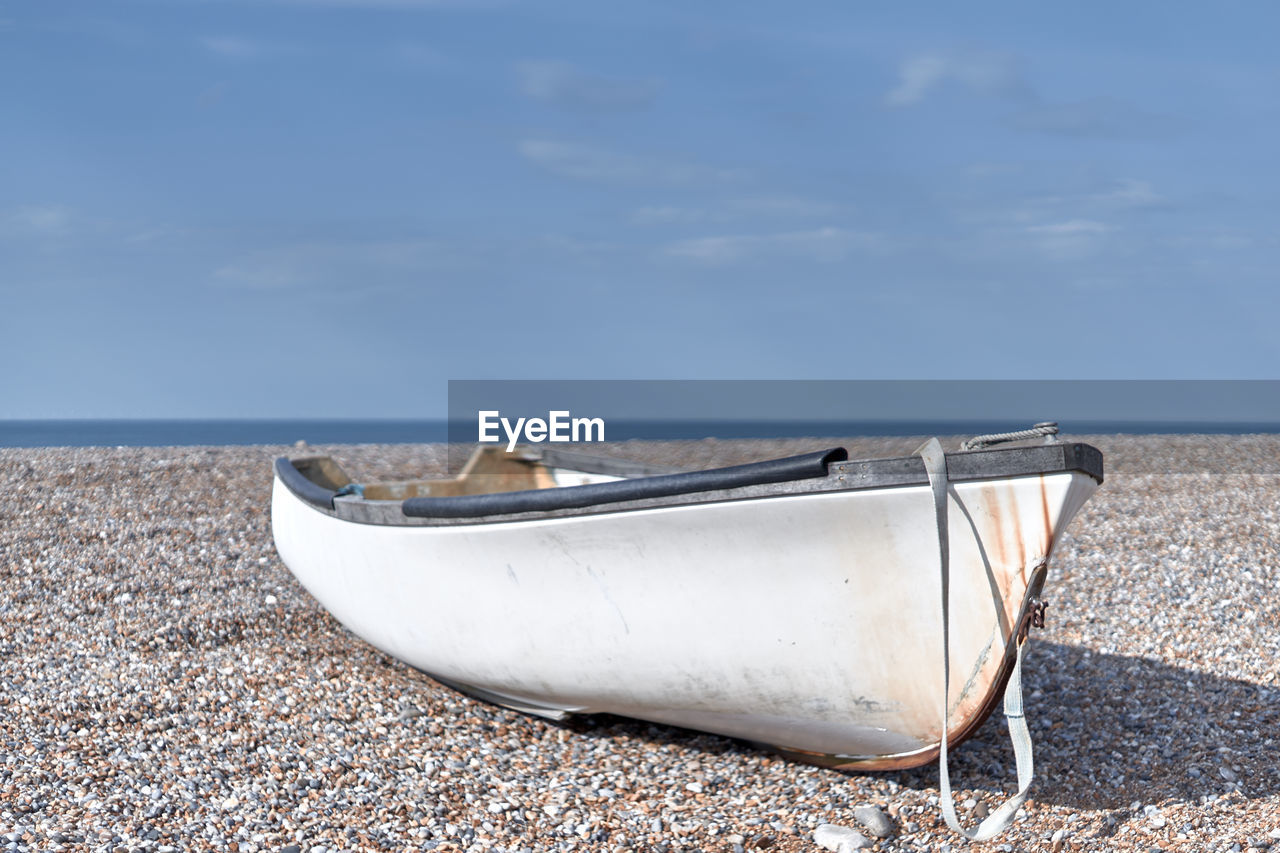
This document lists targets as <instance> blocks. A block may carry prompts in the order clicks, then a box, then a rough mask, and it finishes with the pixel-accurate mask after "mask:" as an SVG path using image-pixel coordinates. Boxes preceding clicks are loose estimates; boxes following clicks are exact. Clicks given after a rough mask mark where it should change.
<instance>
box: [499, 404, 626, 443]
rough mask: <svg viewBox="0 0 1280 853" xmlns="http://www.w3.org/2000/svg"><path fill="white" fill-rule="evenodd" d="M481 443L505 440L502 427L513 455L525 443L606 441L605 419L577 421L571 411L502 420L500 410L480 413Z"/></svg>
mask: <svg viewBox="0 0 1280 853" xmlns="http://www.w3.org/2000/svg"><path fill="white" fill-rule="evenodd" d="M479 427H480V429H479V433H480V438H479V441H480V443H481V444H498V443H500V442H501V441H502V437H501V436H500V435H498V432H497V431H498V428H499V427H501V428H502V431H503V432H504V433H505V434H506V437H507V452H508V453H511V452H513V451H514V450H515V449H516V445H517V444H519V443H520V442H521V441H527V442H530V443H532V444H538V443H540V442H543V441H550V442H580V441H604V418H575V417H573V416H572V414H571V413H570V412H568V411H560V412H547V417H546V419H545V420H543V419H542V418H516V421H515V423H514V424H513V423H512V422H511V419H510V418H504V417H502V413H501V412H499V411H496V410H493V411H482V412H480V413H479Z"/></svg>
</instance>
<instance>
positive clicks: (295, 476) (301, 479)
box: [276, 456, 337, 509]
mask: <svg viewBox="0 0 1280 853" xmlns="http://www.w3.org/2000/svg"><path fill="white" fill-rule="evenodd" d="M276 476H277V477H279V478H280V481H281V482H283V483H284V484H285V485H286V486H288V487H289V491H291V492H293V493H294V494H295V495H297V496H298V497H300V498H302V499H303V500H304V501H306V502H307V503H309V504H311V505H312V506H318V507H320V508H321V509H333V497H334V495H336V494H337V492H335V491H333V490H332V489H326V488H325V487H324V486H321V485H319V484H318V483H313V482H312V481H311V480H309V479H307V477H306V475H305V474H303V473H302V472H301V471H299V470H298V469H297V468H295V467H294V465H293V462H291V461H290V460H289V459H288V458H286V457H284V456H281V457H280V458H279V459H277V460H276Z"/></svg>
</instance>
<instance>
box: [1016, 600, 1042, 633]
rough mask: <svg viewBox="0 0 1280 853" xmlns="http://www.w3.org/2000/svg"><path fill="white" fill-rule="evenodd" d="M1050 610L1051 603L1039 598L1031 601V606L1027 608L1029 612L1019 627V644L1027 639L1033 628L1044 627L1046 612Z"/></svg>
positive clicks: (1024, 615) (1023, 617)
mask: <svg viewBox="0 0 1280 853" xmlns="http://www.w3.org/2000/svg"><path fill="white" fill-rule="evenodd" d="M1048 609H1049V602H1048V601H1045V600H1043V599H1039V598H1033V599H1031V605H1030V606H1029V607H1028V608H1027V612H1026V613H1024V614H1023V616H1022V623H1021V624H1020V625H1019V626H1018V642H1019V643H1021V642H1022V641H1023V640H1025V639H1026V638H1027V634H1028V633H1029V632H1030V631H1031V629H1032V628H1043V627H1044V612H1045V611H1046V610H1048Z"/></svg>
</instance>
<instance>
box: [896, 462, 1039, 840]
mask: <svg viewBox="0 0 1280 853" xmlns="http://www.w3.org/2000/svg"><path fill="white" fill-rule="evenodd" d="M916 453H917V454H919V455H920V457H921V458H922V459H924V467H925V470H926V471H927V472H928V474H929V485H930V487H932V489H933V507H934V514H935V515H936V516H937V525H938V554H939V557H940V558H941V562H942V743H941V746H940V747H939V749H938V788H939V791H940V793H941V797H940V798H939V799H940V800H941V803H942V816H943V817H944V818H945V819H946V821H947V826H949V827H951V829H953V830H954V831H956V832H958V833H960V834H961V835H963V836H965V837H966V838H968V839H970V840H971V841H988V840H990V839H992V838H995V837H996V836H997V835H999V834H1000V833H1002V832H1004V831H1005V830H1006V829H1007V828H1008V827H1009V824H1011V823H1012V822H1013V818H1014V815H1016V814H1017V813H1018V809H1020V808H1021V807H1022V804H1023V803H1024V802H1026V799H1027V792H1028V791H1029V790H1030V789H1031V782H1032V779H1034V777H1035V762H1034V759H1033V757H1032V750H1031V733H1030V732H1029V731H1028V730H1027V721H1026V718H1025V717H1024V716H1023V714H1022V650H1023V647H1024V646H1025V645H1026V641H1025V639H1023V640H1019V641H1018V657H1017V661H1016V662H1015V663H1014V665H1013V672H1012V674H1010V676H1009V683H1008V685H1007V686H1006V687H1005V689H1004V715H1005V718H1006V719H1007V720H1008V722H1009V739H1010V740H1011V741H1012V742H1013V755H1014V760H1015V761H1016V762H1017V767H1018V793H1016V794H1014V795H1013V796H1012V797H1010V798H1009V799H1008V800H1007V801H1005V803H1004V804H1003V805H1002V806H1000V808H998V809H996V810H995V811H994V812H992V813H991V814H990V815H988V816H987V818H986V819H985V820H984V821H982V823H980V824H979V825H978V828H977V829H965V828H963V827H962V826H960V821H959V820H957V819H956V804H955V800H954V799H953V798H952V796H951V774H950V773H949V772H948V770H947V729H948V728H950V726H951V707H950V695H951V624H950V623H951V607H950V597H951V543H950V537H949V535H948V532H947V457H946V455H945V454H944V453H943V452H942V445H941V444H939V443H938V439H936V438H931V439H929V440H928V441H926V442H925V443H924V444H922V445H921V446H920V449H919V450H917V451H916ZM1014 630H1015V631H1017V630H1018V626H1015V627H1014Z"/></svg>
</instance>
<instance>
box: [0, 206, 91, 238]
mask: <svg viewBox="0 0 1280 853" xmlns="http://www.w3.org/2000/svg"><path fill="white" fill-rule="evenodd" d="M72 219H73V216H72V213H71V210H70V209H69V208H66V207H63V206H62V205H58V204H42V205H30V206H26V207H18V208H14V209H12V210H9V211H7V212H5V213H2V214H0V235H4V236H9V237H54V236H57V235H60V234H65V233H67V231H68V230H69V229H70V227H71V223H72Z"/></svg>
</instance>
